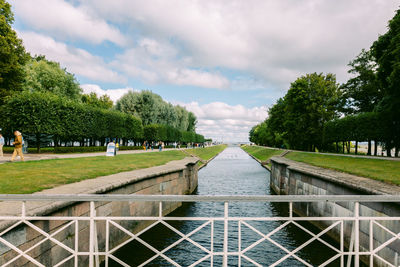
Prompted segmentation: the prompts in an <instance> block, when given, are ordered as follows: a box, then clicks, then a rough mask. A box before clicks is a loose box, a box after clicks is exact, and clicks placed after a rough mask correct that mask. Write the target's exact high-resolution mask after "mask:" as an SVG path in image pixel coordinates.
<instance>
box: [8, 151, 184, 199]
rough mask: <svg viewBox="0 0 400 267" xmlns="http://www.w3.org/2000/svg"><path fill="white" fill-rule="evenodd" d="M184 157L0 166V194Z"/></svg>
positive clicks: (128, 156)
mask: <svg viewBox="0 0 400 267" xmlns="http://www.w3.org/2000/svg"><path fill="white" fill-rule="evenodd" d="M186 156H187V155H186V154H185V153H183V152H182V151H165V152H161V153H141V154H125V155H118V156H117V157H106V156H99V157H86V158H75V159H51V160H40V161H27V162H15V163H5V164H0V194H29V193H33V192H37V191H41V190H43V189H47V188H52V187H55V186H58V185H63V184H69V183H74V182H79V181H81V180H85V179H91V178H95V177H99V176H104V175H110V174H114V173H119V172H124V171H131V170H136V169H143V168H148V167H152V166H159V165H163V164H165V163H167V162H169V161H172V160H180V159H183V158H185V157H186Z"/></svg>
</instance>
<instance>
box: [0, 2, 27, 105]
mask: <svg viewBox="0 0 400 267" xmlns="http://www.w3.org/2000/svg"><path fill="white" fill-rule="evenodd" d="M13 22H14V16H13V14H12V11H11V6H10V4H9V3H7V2H6V1H5V0H0V105H1V104H3V103H4V101H5V97H6V96H9V95H11V94H12V93H13V92H19V91H21V90H22V87H23V81H24V78H25V71H24V64H25V62H26V61H27V60H28V59H29V55H28V54H27V53H26V52H25V48H24V46H23V45H22V41H21V40H20V39H18V37H17V34H16V32H15V31H14V30H13V29H12V28H11V24H12V23H13Z"/></svg>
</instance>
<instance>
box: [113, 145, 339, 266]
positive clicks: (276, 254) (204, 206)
mask: <svg viewBox="0 0 400 267" xmlns="http://www.w3.org/2000/svg"><path fill="white" fill-rule="evenodd" d="M269 175H270V174H269V172H268V171H267V170H265V169H264V168H262V167H261V166H260V164H259V163H258V162H256V161H255V160H253V159H252V158H251V157H249V156H248V155H247V154H246V153H245V152H244V151H243V150H241V149H240V148H239V147H228V148H227V149H226V150H225V151H223V152H222V153H221V154H220V155H219V156H218V157H216V158H215V159H214V160H213V161H212V162H210V163H209V164H208V166H207V167H205V168H203V169H202V170H200V171H199V186H198V189H197V192H195V194H197V195H270V194H272V192H271V190H270V188H269ZM223 210H224V205H223V203H208V202H199V203H186V204H184V205H183V206H182V207H181V208H179V209H178V210H176V211H175V212H174V213H173V214H171V215H170V216H185V217H217V216H219V217H221V216H223ZM229 215H230V216H248V217H267V216H269V217H273V216H287V215H288V205H287V204H276V203H261V202H259V203H253V202H246V203H235V202H233V203H230V204H229ZM203 223H205V221H187V222H182V221H180V222H171V225H172V226H173V227H175V228H176V229H178V230H179V231H181V232H182V233H185V234H187V233H190V232H191V231H193V230H194V229H196V228H197V227H198V226H200V225H201V224H203ZM248 223H249V224H250V225H251V226H253V227H255V228H256V229H257V230H258V231H260V232H261V233H263V234H268V233H270V232H271V231H273V230H274V229H276V228H277V227H279V226H280V225H281V224H282V222H277V221H274V222H260V221H255V222H254V221H253V222H248ZM306 227H307V228H308V229H310V230H311V231H313V232H319V231H318V230H317V229H315V228H313V227H312V226H311V225H309V224H307V225H306ZM210 232H211V225H210V224H209V225H207V226H205V227H204V228H203V229H201V230H200V231H199V232H197V233H196V234H194V235H193V236H191V238H192V239H193V240H194V241H196V242H198V243H199V244H200V245H202V246H204V247H205V248H207V249H210V248H211V241H210ZM241 236H242V245H241V248H242V250H243V249H245V248H247V247H248V246H250V245H251V244H253V243H254V242H256V241H257V240H259V239H260V238H262V237H261V236H260V235H259V234H257V233H256V232H254V231H253V230H251V229H250V228H248V227H246V226H244V225H243V224H242V226H241ZM141 237H142V238H143V240H145V241H146V242H148V243H149V244H151V245H152V246H154V247H155V248H156V249H158V250H162V249H164V248H166V247H168V246H169V245H170V244H172V243H174V242H175V241H176V240H179V238H180V237H179V236H178V235H177V234H176V233H174V232H173V231H172V230H170V229H168V228H167V227H165V226H157V227H155V228H153V229H151V230H149V231H147V232H146V233H144V234H143V235H141ZM310 238H311V236H310V235H309V234H307V233H305V232H304V231H302V230H299V228H297V227H296V226H294V225H289V226H286V227H284V228H283V229H281V230H280V231H278V232H277V233H275V234H274V235H272V236H271V239H273V240H274V241H276V242H278V243H279V244H280V245H282V246H283V247H285V248H286V249H288V250H289V251H292V250H294V249H295V248H297V247H298V246H300V245H302V244H303V243H304V242H306V241H307V240H309V239H310ZM324 240H326V241H328V242H329V243H330V244H332V245H333V246H334V247H336V248H337V247H338V245H337V244H335V243H334V242H332V240H330V239H328V238H325V237H324ZM213 241H214V246H213V249H214V251H219V252H221V251H222V250H223V222H216V223H215V225H214V240H213ZM237 250H238V223H237V222H230V223H229V251H237ZM153 255H154V253H153V252H152V251H150V250H149V249H148V248H145V247H144V246H143V245H141V244H139V243H138V242H137V241H133V242H131V243H130V244H129V245H127V246H125V247H124V248H123V249H120V250H119V251H118V253H117V254H116V255H115V256H117V257H118V258H119V259H121V260H122V261H124V262H126V263H128V264H129V265H131V266H138V265H140V264H141V263H143V262H144V261H146V260H147V259H148V258H150V257H152V256H153ZM165 255H166V256H168V257H170V258H171V259H172V260H174V261H175V262H177V263H178V264H180V265H181V266H190V265H191V264H193V263H194V262H196V261H197V260H199V259H201V258H202V257H204V256H206V255H207V254H206V253H205V252H203V251H202V250H201V249H199V248H198V247H196V246H195V245H193V244H191V243H190V242H188V241H186V240H185V241H183V242H182V243H180V244H179V245H177V246H175V247H174V248H173V249H171V250H169V251H168V252H166V253H165ZM245 255H246V256H247V257H249V258H251V259H252V260H254V261H255V262H257V263H258V264H261V265H262V266H269V265H271V264H273V263H275V262H276V261H277V260H279V259H280V258H282V257H284V256H285V255H287V253H286V252H284V251H283V250H282V249H281V248H279V247H278V246H276V245H274V244H273V243H271V242H269V241H263V242H261V243H260V244H258V245H257V246H255V247H254V248H253V249H251V250H250V251H248V252H247V253H245ZM296 255H297V256H299V257H301V258H302V259H303V260H305V261H306V262H308V263H309V264H311V265H315V266H316V265H319V264H321V263H323V262H324V261H325V260H327V259H328V258H330V257H331V256H333V255H334V253H333V251H332V250H331V249H329V248H327V247H326V246H325V245H323V244H322V243H320V242H319V241H314V242H312V243H311V244H309V245H308V246H306V247H305V248H304V249H302V250H300V251H299V252H297V253H296ZM114 263H115V262H114ZM210 263H211V262H210V259H207V260H205V261H203V262H202V263H200V264H199V265H197V266H210ZM213 263H214V266H222V256H215V257H214V259H213ZM110 266H121V265H119V264H117V263H115V264H113V261H112V260H110ZM146 266H173V265H172V264H171V263H169V262H168V261H166V260H165V259H163V258H161V257H158V258H157V259H155V260H153V261H152V262H151V263H149V264H147V265H146ZM229 266H238V257H237V256H230V257H229ZM241 266H255V265H254V264H253V263H251V262H249V261H247V260H246V259H244V258H242V260H241ZM277 266H305V265H304V264H303V263H301V262H299V261H298V260H296V259H294V258H293V257H289V258H288V259H286V260H285V261H283V262H282V263H280V264H278V265H277ZM328 266H339V261H338V260H336V261H334V262H332V263H331V264H330V265H328Z"/></svg>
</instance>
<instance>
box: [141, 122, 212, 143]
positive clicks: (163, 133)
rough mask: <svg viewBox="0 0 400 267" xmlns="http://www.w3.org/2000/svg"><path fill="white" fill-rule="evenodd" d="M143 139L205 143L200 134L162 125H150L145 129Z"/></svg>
mask: <svg viewBox="0 0 400 267" xmlns="http://www.w3.org/2000/svg"><path fill="white" fill-rule="evenodd" d="M143 130H144V134H143V138H144V139H145V140H147V141H149V142H150V141H166V142H182V143H204V142H205V138H204V136H202V135H200V134H196V133H194V132H188V131H179V130H178V129H176V128H174V127H172V126H169V125H162V124H150V125H146V126H144V127H143Z"/></svg>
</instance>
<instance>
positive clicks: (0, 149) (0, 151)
mask: <svg viewBox="0 0 400 267" xmlns="http://www.w3.org/2000/svg"><path fill="white" fill-rule="evenodd" d="M3 146H4V137H3V135H2V134H1V133H0V158H2V157H3Z"/></svg>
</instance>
